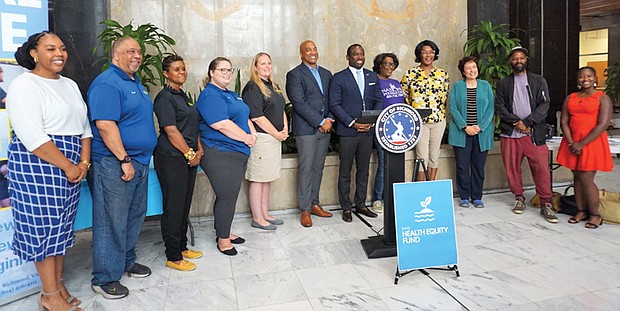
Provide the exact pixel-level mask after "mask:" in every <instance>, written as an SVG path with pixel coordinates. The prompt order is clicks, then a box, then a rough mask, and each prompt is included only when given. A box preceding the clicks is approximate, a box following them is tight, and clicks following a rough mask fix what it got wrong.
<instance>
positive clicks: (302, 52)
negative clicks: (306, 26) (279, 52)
mask: <svg viewBox="0 0 620 311" xmlns="http://www.w3.org/2000/svg"><path fill="white" fill-rule="evenodd" d="M299 56H300V57H301V62H302V63H301V64H299V66H297V67H295V68H293V69H291V71H289V72H288V73H287V74H286V94H287V96H288V98H289V100H290V101H291V104H293V116H292V120H291V127H292V130H293V135H295V138H296V141H297V154H298V156H299V160H298V163H299V168H298V172H297V174H298V175H297V177H298V178H297V192H298V193H297V194H298V204H299V209H300V210H301V219H300V222H301V225H302V226H304V227H311V226H312V218H311V216H310V214H313V215H316V216H319V217H331V216H332V213H330V212H328V211H325V210H323V208H322V207H321V205H320V201H319V191H320V189H321V178H322V177H323V166H324V164H325V156H326V155H327V148H328V146H329V137H330V131H331V129H332V122H334V120H333V119H332V117H331V115H330V114H329V105H328V101H327V98H328V97H327V94H328V91H329V83H330V80H331V78H332V73H331V72H330V71H329V70H327V69H325V68H323V67H320V66H319V65H317V61H318V59H319V51H318V50H317V48H316V45H315V44H314V42H312V41H310V40H306V41H304V42H302V43H301V44H300V45H299Z"/></svg>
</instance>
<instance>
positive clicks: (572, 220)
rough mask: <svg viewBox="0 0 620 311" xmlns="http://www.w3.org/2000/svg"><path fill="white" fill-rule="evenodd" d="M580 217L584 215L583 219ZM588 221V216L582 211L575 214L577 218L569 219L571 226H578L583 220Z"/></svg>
mask: <svg viewBox="0 0 620 311" xmlns="http://www.w3.org/2000/svg"><path fill="white" fill-rule="evenodd" d="M579 215H582V216H583V217H581V218H577V217H578V216H579ZM585 219H588V214H586V212H583V211H580V212H577V214H575V216H573V217H571V218H569V219H568V223H569V224H576V223H578V222H580V221H582V220H585Z"/></svg>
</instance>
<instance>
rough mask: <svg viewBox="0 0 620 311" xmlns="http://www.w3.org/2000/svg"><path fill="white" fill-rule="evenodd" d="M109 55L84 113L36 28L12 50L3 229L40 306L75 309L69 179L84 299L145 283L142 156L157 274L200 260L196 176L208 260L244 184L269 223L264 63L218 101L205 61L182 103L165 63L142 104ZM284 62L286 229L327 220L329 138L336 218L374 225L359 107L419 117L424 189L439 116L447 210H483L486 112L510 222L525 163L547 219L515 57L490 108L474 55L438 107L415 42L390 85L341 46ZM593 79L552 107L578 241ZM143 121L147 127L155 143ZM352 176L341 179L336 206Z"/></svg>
mask: <svg viewBox="0 0 620 311" xmlns="http://www.w3.org/2000/svg"><path fill="white" fill-rule="evenodd" d="M112 50H113V51H112V52H113V54H112V61H111V63H110V67H109V69H107V70H105V71H104V72H103V73H101V74H100V75H99V76H98V77H97V78H96V79H95V80H94V81H93V83H92V84H91V86H90V88H89V90H88V105H87V104H86V103H85V102H84V101H83V99H82V96H81V94H80V91H79V89H78V87H77V85H76V84H75V82H73V81H72V80H70V79H68V78H65V77H63V76H61V75H60V72H61V71H62V69H63V67H64V65H65V64H66V61H67V58H68V55H67V51H66V49H65V46H64V43H63V42H62V40H61V39H60V38H59V37H58V36H57V35H55V34H53V33H51V32H47V31H46V32H41V33H37V34H34V35H32V36H30V37H29V38H28V41H27V42H25V43H24V44H23V45H22V46H21V47H20V48H19V49H18V50H17V52H16V53H15V56H16V60H17V62H18V63H19V64H20V65H21V66H23V67H24V68H26V69H28V70H29V71H28V72H26V73H24V74H22V75H20V76H19V77H17V78H16V79H15V81H13V83H12V85H11V88H10V90H9V92H8V97H7V108H8V111H9V116H10V118H11V124H12V126H13V129H14V131H15V135H14V136H13V138H12V141H11V143H10V146H9V161H8V164H9V194H10V198H11V203H12V205H13V215H14V222H15V235H14V242H13V249H14V252H15V253H16V254H17V255H18V256H19V257H20V258H22V259H25V260H28V261H34V262H35V266H36V268H37V272H38V273H39V276H40V277H41V281H42V284H43V290H42V291H41V296H40V300H39V302H40V307H41V309H46V310H80V308H79V307H78V306H79V304H80V302H81V301H80V300H79V299H77V298H75V297H73V296H71V295H70V294H69V292H68V291H67V288H66V287H65V286H64V283H63V263H64V256H65V254H66V250H67V248H69V247H71V246H73V244H74V232H73V222H74V220H75V215H76V208H77V203H78V199H79V196H80V181H81V180H82V179H84V178H85V177H86V178H87V181H88V185H89V187H90V191H91V193H92V197H93V247H92V249H93V272H92V274H93V278H92V280H91V287H92V289H93V290H94V291H95V292H97V293H100V294H101V295H103V296H104V297H106V298H109V299H118V298H123V297H125V296H127V295H128V293H129V291H128V289H127V287H125V286H124V285H122V284H121V283H120V279H121V277H122V275H123V274H125V273H126V274H128V275H129V276H130V277H147V276H149V275H150V274H151V270H150V268H149V267H147V266H145V265H142V264H139V263H137V262H136V258H137V256H136V251H135V247H136V242H137V238H138V235H139V232H140V229H141V226H142V223H143V221H144V217H145V214H146V202H147V186H148V182H147V176H148V170H149V162H150V159H151V156H153V159H154V166H155V170H156V172H157V175H158V179H159V182H160V185H161V189H162V194H163V215H162V218H161V228H162V236H163V240H164V244H165V254H166V258H167V262H166V265H167V266H168V267H171V268H173V269H177V270H182V271H189V270H193V269H195V268H196V265H195V264H194V263H192V262H190V261H188V260H187V259H195V258H199V257H201V256H202V255H203V254H202V252H201V251H198V250H191V249H188V248H187V227H188V215H189V210H190V206H191V202H192V195H193V192H194V183H195V179H196V173H197V167H198V166H199V165H200V166H201V168H202V169H203V170H204V171H205V172H206V174H207V176H208V178H209V180H210V182H211V186H212V187H213V190H214V192H215V197H216V198H215V204H214V207H213V213H214V219H215V223H214V226H215V232H216V246H217V249H218V250H219V251H220V252H221V253H223V254H226V255H231V256H232V255H236V254H237V250H236V249H235V247H234V245H235V244H241V243H244V242H245V239H243V238H242V237H240V236H237V235H235V234H232V233H231V224H232V220H233V217H234V212H235V205H236V201H237V196H238V193H239V190H240V188H241V185H242V181H243V179H244V178H245V179H247V180H249V181H250V188H249V200H250V207H251V211H252V217H253V219H252V222H251V226H252V227H255V228H258V229H263V230H275V229H276V228H277V225H281V224H283V221H282V220H280V219H277V218H274V217H272V216H271V215H270V214H269V190H270V183H271V182H272V181H274V180H276V179H277V178H278V177H279V171H280V159H281V148H280V143H281V142H282V141H284V140H286V138H287V137H288V135H289V123H288V120H287V117H286V114H285V113H284V102H285V100H284V96H283V94H282V90H281V89H280V87H279V86H278V84H277V83H275V82H274V81H273V76H272V63H271V57H270V56H269V55H268V54H267V53H258V54H257V55H256V56H255V57H254V58H253V60H252V66H251V77H250V81H249V82H248V83H247V85H246V86H245V87H244V89H243V92H242V94H241V96H240V95H239V94H237V93H235V92H233V91H230V90H228V88H227V87H228V85H229V84H230V82H231V81H232V77H233V73H234V71H235V69H234V68H233V67H232V63H231V61H230V60H228V59H227V58H224V57H217V58H215V59H214V60H213V61H211V63H210V64H209V67H208V79H207V84H206V86H205V89H204V90H203V91H202V92H201V94H200V96H199V97H198V99H197V102H196V103H195V105H194V103H192V102H191V101H190V99H189V97H188V96H187V94H186V93H185V92H184V91H183V89H182V86H183V84H184V83H185V81H186V79H187V74H188V72H187V68H186V66H185V62H184V61H183V58H181V57H180V56H178V55H170V56H168V57H166V58H165V59H164V60H163V63H162V70H163V74H164V76H165V77H166V86H165V87H164V88H163V89H162V90H161V92H159V94H157V96H156V98H155V101H154V103H153V102H152V101H151V99H150V97H149V95H148V92H147V91H146V89H145V88H144V86H143V85H142V84H141V83H140V80H139V78H138V77H137V75H136V72H137V70H138V68H139V66H140V65H141V62H142V51H141V48H140V45H139V44H138V42H137V41H136V40H134V39H132V38H128V37H126V38H121V39H119V40H117V41H116V42H114V44H113V47H112ZM299 55H300V58H301V64H300V65H298V66H297V67H295V68H293V69H292V70H290V71H289V72H288V73H287V75H286V92H287V96H288V98H289V100H290V101H291V103H292V105H293V114H292V118H291V130H292V133H293V135H295V136H296V141H297V149H298V153H299V170H298V171H299V173H298V184H297V186H298V189H297V191H298V205H299V208H300V210H301V217H300V223H301V225H302V226H304V227H310V226H312V218H311V215H315V216H319V217H331V216H332V213H330V212H328V211H325V210H324V209H323V208H322V206H321V203H320V199H319V193H320V185H321V179H322V174H323V166H324V162H325V156H326V154H327V150H328V145H329V140H330V133H331V131H332V129H333V128H334V127H335V131H336V134H337V135H338V137H339V143H340V148H339V157H340V169H339V177H338V196H339V204H340V207H341V208H342V210H343V212H342V219H343V220H344V221H345V222H351V221H352V217H351V215H352V212H353V211H354V209H355V212H356V213H358V214H362V215H365V216H367V217H377V214H376V213H375V212H381V211H382V208H383V206H382V199H383V186H384V185H383V182H382V181H383V165H382V163H383V159H384V151H383V150H382V149H381V148H380V147H379V146H377V157H378V159H379V165H378V168H377V174H376V179H375V185H374V192H373V199H374V203H373V206H372V210H371V209H369V208H367V207H366V205H365V199H366V189H367V185H368V175H369V172H368V171H369V161H370V156H371V152H372V145H373V135H372V127H373V124H371V123H364V122H363V121H361V120H358V118H359V117H360V116H361V115H362V112H363V111H365V110H381V109H384V108H386V107H387V106H389V105H392V104H397V103H407V104H409V105H412V106H413V107H415V108H426V109H430V111H431V113H430V115H429V116H427V117H425V118H424V119H423V123H424V126H423V132H422V135H421V137H420V143H419V144H418V146H417V147H416V154H417V157H419V158H422V159H424V161H425V163H428V172H425V173H426V174H424V173H423V174H422V175H420V176H417V180H425V179H426V176H427V175H428V179H429V180H434V179H435V178H436V177H437V171H438V167H439V164H438V158H439V150H440V145H441V139H442V137H443V132H444V130H445V127H446V116H447V114H446V108H447V105H448V104H449V106H450V110H451V114H450V115H451V119H450V128H449V131H450V132H449V142H450V144H451V145H452V146H453V148H454V153H455V156H456V163H457V164H456V172H457V181H456V182H457V189H458V193H459V196H460V201H459V205H460V206H462V207H467V206H469V204H470V203H471V204H473V205H474V206H475V207H484V203H483V202H482V187H483V183H484V163H485V159H486V154H487V152H488V150H490V149H491V148H492V147H493V132H494V126H493V121H492V119H493V116H494V115H495V114H497V115H498V116H499V117H500V128H501V131H502V134H501V138H500V144H501V153H502V158H503V160H504V165H505V168H506V172H507V176H508V181H509V184H510V190H511V191H512V192H513V194H514V195H515V198H516V200H515V204H514V207H513V212H514V213H516V214H521V213H523V212H524V209H525V204H524V200H525V199H524V197H523V187H522V184H521V170H520V167H521V162H522V161H523V158H525V157H527V158H528V161H529V163H530V167H531V169H532V175H533V177H534V183H535V185H536V192H537V193H538V194H539V195H540V197H541V201H542V203H543V208H541V215H542V216H543V217H544V218H545V219H546V220H547V221H549V222H557V218H556V217H555V215H554V214H553V210H552V209H551V205H550V202H551V184H550V179H549V170H548V166H547V151H548V149H547V147H546V145H545V131H544V120H545V118H546V115H547V110H548V108H549V92H548V89H547V84H546V82H545V80H544V78H542V77H541V76H539V75H535V74H532V73H527V72H526V68H527V50H526V49H524V48H522V47H516V48H514V49H513V50H512V51H511V53H510V57H509V61H510V64H511V67H512V69H513V74H512V75H510V76H509V77H507V78H505V79H503V80H501V81H500V82H499V84H498V87H497V95H496V96H495V97H494V96H493V93H492V90H491V87H490V85H489V83H488V82H486V81H483V80H480V79H478V64H477V59H476V58H475V57H465V58H463V59H461V60H460V61H459V64H458V68H459V70H460V72H461V74H462V77H463V79H462V80H459V81H457V82H456V83H454V85H453V88H452V91H451V92H450V93H449V96H448V89H449V77H448V74H447V72H446V71H445V70H443V69H440V68H437V67H435V66H434V65H433V62H434V61H435V60H437V59H438V57H439V48H438V47H437V45H436V44H435V43H434V42H432V41H429V40H425V41H422V42H420V43H419V44H418V45H417V46H416V48H415V56H416V62H418V63H420V65H419V66H417V67H415V68H412V69H410V70H408V71H407V72H406V73H405V75H404V76H403V78H402V80H401V81H400V82H399V81H398V80H395V79H392V78H391V75H392V73H393V72H394V70H395V69H396V68H398V66H399V60H398V58H397V56H396V55H395V54H393V53H382V54H379V55H377V56H376V57H375V58H374V61H373V70H372V71H371V70H367V69H364V64H365V53H364V48H363V47H362V46H361V45H359V44H353V45H351V46H349V47H348V49H347V51H346V60H347V62H348V66H347V67H346V68H345V69H343V70H342V71H340V72H338V73H336V74H334V75H333V76H332V74H331V72H330V71H329V70H327V69H325V68H323V67H320V66H319V65H318V63H317V61H318V59H319V53H318V49H317V47H316V45H315V43H314V42H312V41H310V40H307V41H304V42H302V43H301V45H300V49H299ZM595 82H596V73H595V71H594V69H592V68H589V67H585V68H582V69H580V70H579V73H578V83H579V85H580V87H581V90H580V92H579V93H575V94H571V95H570V96H569V97H568V98H567V99H566V101H565V103H564V107H563V113H562V129H563V132H564V135H565V136H564V140H563V142H562V145H561V147H560V151H559V154H558V161H559V162H560V163H561V164H562V165H564V166H566V167H568V168H570V169H571V170H573V172H574V174H575V191H576V197H577V206H578V209H579V211H580V213H579V214H577V215H575V217H572V218H571V219H570V220H569V222H570V223H577V222H579V221H581V220H584V219H586V218H587V217H588V216H589V217H590V221H589V222H588V223H587V224H586V227H587V228H597V227H598V226H600V225H601V224H602V221H603V220H602V218H601V217H600V214H599V213H598V199H597V198H598V196H597V191H596V190H597V189H596V185H595V184H594V182H593V179H594V175H595V173H596V171H597V170H610V169H611V167H612V166H613V164H612V163H611V155H610V153H609V146H608V145H607V139H606V136H605V132H604V129H605V127H606V124H608V122H609V118H610V111H611V104H610V100H609V97H607V96H606V95H604V94H602V93H601V92H598V91H596V89H595V87H594V85H595ZM448 99H449V100H448ZM87 108H88V109H87ZM153 112H154V113H155V115H156V116H157V119H158V122H159V127H160V135H159V138H158V137H157V134H156V132H155V127H154V118H153ZM334 123H335V125H334ZM377 145H378V144H377ZM353 163H355V168H356V173H355V174H356V176H355V181H356V182H355V192H354V195H353V200H351V190H350V183H351V170H352V168H353ZM373 210H374V211H373Z"/></svg>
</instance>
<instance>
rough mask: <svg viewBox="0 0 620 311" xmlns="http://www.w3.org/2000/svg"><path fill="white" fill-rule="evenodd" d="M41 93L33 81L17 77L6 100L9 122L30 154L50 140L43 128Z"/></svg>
mask: <svg viewBox="0 0 620 311" xmlns="http://www.w3.org/2000/svg"><path fill="white" fill-rule="evenodd" d="M26 74H28V73H23V74H22V75H26ZM41 91H42V89H41V88H40V87H39V86H38V85H37V84H36V83H35V82H34V81H32V80H31V79H28V78H26V77H23V76H19V77H17V78H16V79H15V80H14V81H13V82H12V83H11V86H10V88H9V91H8V95H7V100H6V107H7V111H8V113H9V122H10V124H11V126H12V127H13V130H14V131H15V134H16V135H17V137H18V138H19V140H21V142H22V143H23V144H24V146H26V148H27V149H28V151H30V152H32V151H33V150H35V149H37V148H39V147H40V146H41V145H43V144H45V143H46V142H48V141H50V140H51V138H50V137H49V136H48V135H47V133H45V128H44V126H43V109H44V108H43V105H44V103H43V100H44V98H43V96H42V94H41Z"/></svg>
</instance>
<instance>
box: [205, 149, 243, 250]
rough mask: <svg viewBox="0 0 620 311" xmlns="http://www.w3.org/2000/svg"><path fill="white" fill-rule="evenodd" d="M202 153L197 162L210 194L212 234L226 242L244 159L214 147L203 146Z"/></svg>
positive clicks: (241, 156) (237, 153) (241, 178)
mask: <svg viewBox="0 0 620 311" xmlns="http://www.w3.org/2000/svg"><path fill="white" fill-rule="evenodd" d="M203 146H205V147H204V151H205V154H204V156H203V157H202V159H201V160H200V167H202V169H203V170H204V171H205V173H207V177H209V182H211V187H212V188H213V192H215V204H214V205H213V219H214V222H215V224H214V225H215V235H216V236H217V237H219V238H223V239H227V238H229V236H230V227H231V225H232V221H233V217H234V216H235V206H236V205H237V197H238V196H239V190H240V189H241V183H242V182H243V178H244V177H245V169H246V167H247V165H248V156H247V155H245V154H243V153H241V152H231V151H219V150H217V149H216V148H215V147H211V148H207V147H206V144H204V143H203Z"/></svg>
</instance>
